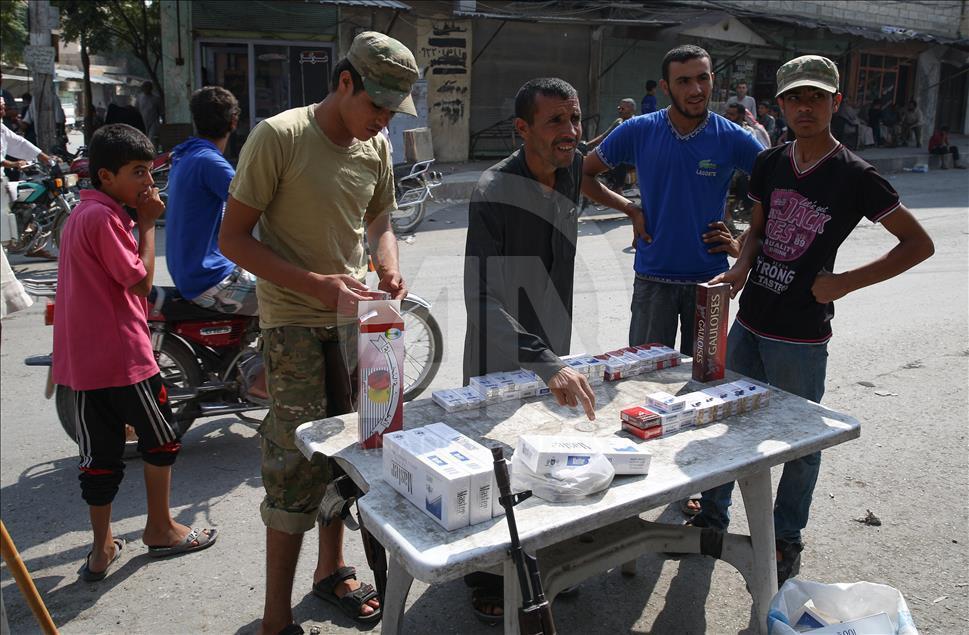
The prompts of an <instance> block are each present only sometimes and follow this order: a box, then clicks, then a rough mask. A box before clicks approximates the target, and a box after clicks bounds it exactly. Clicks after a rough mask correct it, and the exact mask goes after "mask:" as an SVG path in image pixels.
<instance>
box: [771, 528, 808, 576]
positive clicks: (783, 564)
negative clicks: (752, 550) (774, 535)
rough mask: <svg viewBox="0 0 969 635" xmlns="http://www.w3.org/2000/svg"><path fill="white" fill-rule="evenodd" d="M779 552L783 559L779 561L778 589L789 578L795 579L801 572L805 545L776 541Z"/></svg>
mask: <svg viewBox="0 0 969 635" xmlns="http://www.w3.org/2000/svg"><path fill="white" fill-rule="evenodd" d="M775 544H776V546H777V551H778V552H779V553H780V554H781V559H780V560H778V561H777V586H778V588H779V587H780V586H781V585H783V584H784V583H785V582H787V580H788V578H793V577H794V576H796V575H797V574H798V573H800V572H801V551H803V550H804V545H803V544H801V543H799V542H787V541H786V540H780V539H778V540H777V541H776V543H775Z"/></svg>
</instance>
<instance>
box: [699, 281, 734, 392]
mask: <svg viewBox="0 0 969 635" xmlns="http://www.w3.org/2000/svg"><path fill="white" fill-rule="evenodd" d="M729 307H730V285H729V284H727V283H721V284H707V283H705V282H704V283H700V284H698V285H696V313H695V314H694V318H693V333H694V344H693V347H694V348H693V379H695V380H697V381H702V382H708V381H713V380H715V379H723V373H724V370H725V369H726V363H727V321H728V312H729Z"/></svg>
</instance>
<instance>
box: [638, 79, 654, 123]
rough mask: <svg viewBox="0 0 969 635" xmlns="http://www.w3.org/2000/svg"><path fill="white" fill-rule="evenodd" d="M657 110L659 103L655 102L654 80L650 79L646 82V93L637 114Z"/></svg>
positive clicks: (645, 113) (646, 113)
mask: <svg viewBox="0 0 969 635" xmlns="http://www.w3.org/2000/svg"><path fill="white" fill-rule="evenodd" d="M657 110H659V104H658V103H657V102H656V80H655V79H650V80H648V81H647V82H646V94H645V95H644V96H643V101H642V103H641V104H640V109H639V114H641V115H648V114H649V113H651V112H656V111H657Z"/></svg>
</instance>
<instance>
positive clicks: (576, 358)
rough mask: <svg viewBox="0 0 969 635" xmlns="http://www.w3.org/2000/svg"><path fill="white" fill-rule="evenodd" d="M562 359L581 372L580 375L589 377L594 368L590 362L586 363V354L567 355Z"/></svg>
mask: <svg viewBox="0 0 969 635" xmlns="http://www.w3.org/2000/svg"><path fill="white" fill-rule="evenodd" d="M561 359H562V362H563V363H564V364H565V365H566V366H568V367H569V368H571V369H572V370H574V371H575V372H577V373H579V374H580V375H585V376H586V377H588V376H589V374H590V373H591V372H592V369H591V368H590V367H589V364H588V363H586V361H585V356H584V355H566V356H565V357H563V358H561Z"/></svg>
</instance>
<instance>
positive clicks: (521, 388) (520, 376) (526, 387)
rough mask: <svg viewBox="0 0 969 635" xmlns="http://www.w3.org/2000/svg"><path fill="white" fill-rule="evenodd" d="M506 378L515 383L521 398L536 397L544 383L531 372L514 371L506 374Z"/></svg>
mask: <svg viewBox="0 0 969 635" xmlns="http://www.w3.org/2000/svg"><path fill="white" fill-rule="evenodd" d="M505 376H506V377H508V378H509V379H511V380H512V381H513V382H514V383H515V389H516V390H517V392H518V396H519V397H534V396H535V395H537V394H538V391H539V389H540V388H542V386H544V385H545V384H544V382H542V379H541V378H540V377H539V376H538V375H536V374H535V373H533V372H532V371H530V370H513V371H509V372H507V373H505Z"/></svg>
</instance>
